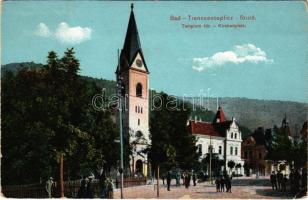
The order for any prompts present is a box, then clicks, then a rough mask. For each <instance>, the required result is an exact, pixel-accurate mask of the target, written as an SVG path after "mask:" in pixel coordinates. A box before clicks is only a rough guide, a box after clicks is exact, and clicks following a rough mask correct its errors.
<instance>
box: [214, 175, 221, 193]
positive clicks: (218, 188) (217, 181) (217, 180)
mask: <svg viewBox="0 0 308 200" xmlns="http://www.w3.org/2000/svg"><path fill="white" fill-rule="evenodd" d="M215 184H216V192H220V184H221V183H220V180H219V178H218V177H217V178H216V180H215Z"/></svg>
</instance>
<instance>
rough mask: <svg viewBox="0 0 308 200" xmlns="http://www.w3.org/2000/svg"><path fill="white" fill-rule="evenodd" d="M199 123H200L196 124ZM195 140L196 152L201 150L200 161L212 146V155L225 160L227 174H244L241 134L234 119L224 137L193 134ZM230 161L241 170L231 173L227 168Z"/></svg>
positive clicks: (234, 169) (236, 169)
mask: <svg viewBox="0 0 308 200" xmlns="http://www.w3.org/2000/svg"><path fill="white" fill-rule="evenodd" d="M198 123H200V122H198ZM201 123H207V122H201ZM193 135H195V136H196V138H197V142H196V145H197V147H198V151H199V150H200V148H201V153H202V156H201V159H202V158H204V157H205V155H206V154H207V153H209V152H210V151H209V147H210V145H212V147H213V151H212V152H213V153H215V154H218V157H219V159H221V160H224V159H226V162H225V163H226V170H227V172H228V173H230V172H231V173H232V172H234V173H235V174H237V173H239V174H243V173H244V168H243V166H244V160H243V159H242V158H241V143H242V134H241V132H240V130H239V128H238V126H237V124H236V123H235V120H234V118H233V119H232V122H231V123H230V126H229V127H228V128H227V129H226V130H225V136H226V137H222V136H210V135H206V134H193ZM230 160H232V161H234V163H235V165H237V164H239V163H240V164H241V168H235V167H234V168H233V169H232V171H230V169H229V168H228V167H227V166H228V162H229V161H230Z"/></svg>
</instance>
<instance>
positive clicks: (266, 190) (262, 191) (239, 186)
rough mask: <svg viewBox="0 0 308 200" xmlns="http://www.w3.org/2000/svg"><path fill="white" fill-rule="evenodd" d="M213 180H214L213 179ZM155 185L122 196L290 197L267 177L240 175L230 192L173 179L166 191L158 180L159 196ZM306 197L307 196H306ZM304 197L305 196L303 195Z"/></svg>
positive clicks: (128, 191) (203, 197)
mask: <svg viewBox="0 0 308 200" xmlns="http://www.w3.org/2000/svg"><path fill="white" fill-rule="evenodd" d="M213 182H214V181H213ZM156 189H157V187H156V185H145V186H136V187H130V188H124V190H123V194H124V198H127V199H131V198H139V199H143V198H144V199H156V198H160V199H225V198H228V199H290V198H292V195H291V194H289V193H288V192H287V193H285V192H280V191H273V190H272V188H271V186H270V181H269V177H260V178H259V179H256V178H254V177H242V178H234V179H233V180H232V192H231V193H227V192H216V187H215V185H214V184H213V185H212V184H210V183H209V182H202V183H198V184H197V185H196V186H193V185H192V184H191V185H190V187H189V188H188V189H186V188H185V187H184V186H183V185H181V186H175V180H172V182H171V189H170V191H167V187H166V185H165V186H164V185H163V184H162V182H160V189H159V197H157V190H156ZM306 197H307V196H306ZM114 198H120V190H119V189H117V190H115V192H114ZM304 198H305V197H304Z"/></svg>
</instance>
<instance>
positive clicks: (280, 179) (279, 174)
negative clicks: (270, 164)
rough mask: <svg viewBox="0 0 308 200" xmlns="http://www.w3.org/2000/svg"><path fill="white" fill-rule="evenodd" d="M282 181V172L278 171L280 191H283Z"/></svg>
mask: <svg viewBox="0 0 308 200" xmlns="http://www.w3.org/2000/svg"><path fill="white" fill-rule="evenodd" d="M282 179H283V174H282V173H281V171H278V173H277V183H278V185H277V186H278V190H282V187H281V183H282Z"/></svg>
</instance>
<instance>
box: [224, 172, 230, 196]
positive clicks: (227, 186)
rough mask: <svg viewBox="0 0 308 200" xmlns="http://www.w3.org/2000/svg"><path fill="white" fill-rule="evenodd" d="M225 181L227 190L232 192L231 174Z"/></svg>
mask: <svg viewBox="0 0 308 200" xmlns="http://www.w3.org/2000/svg"><path fill="white" fill-rule="evenodd" d="M225 183H226V188H227V192H230V193H231V178H230V177H229V176H227V177H226V179H225Z"/></svg>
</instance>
